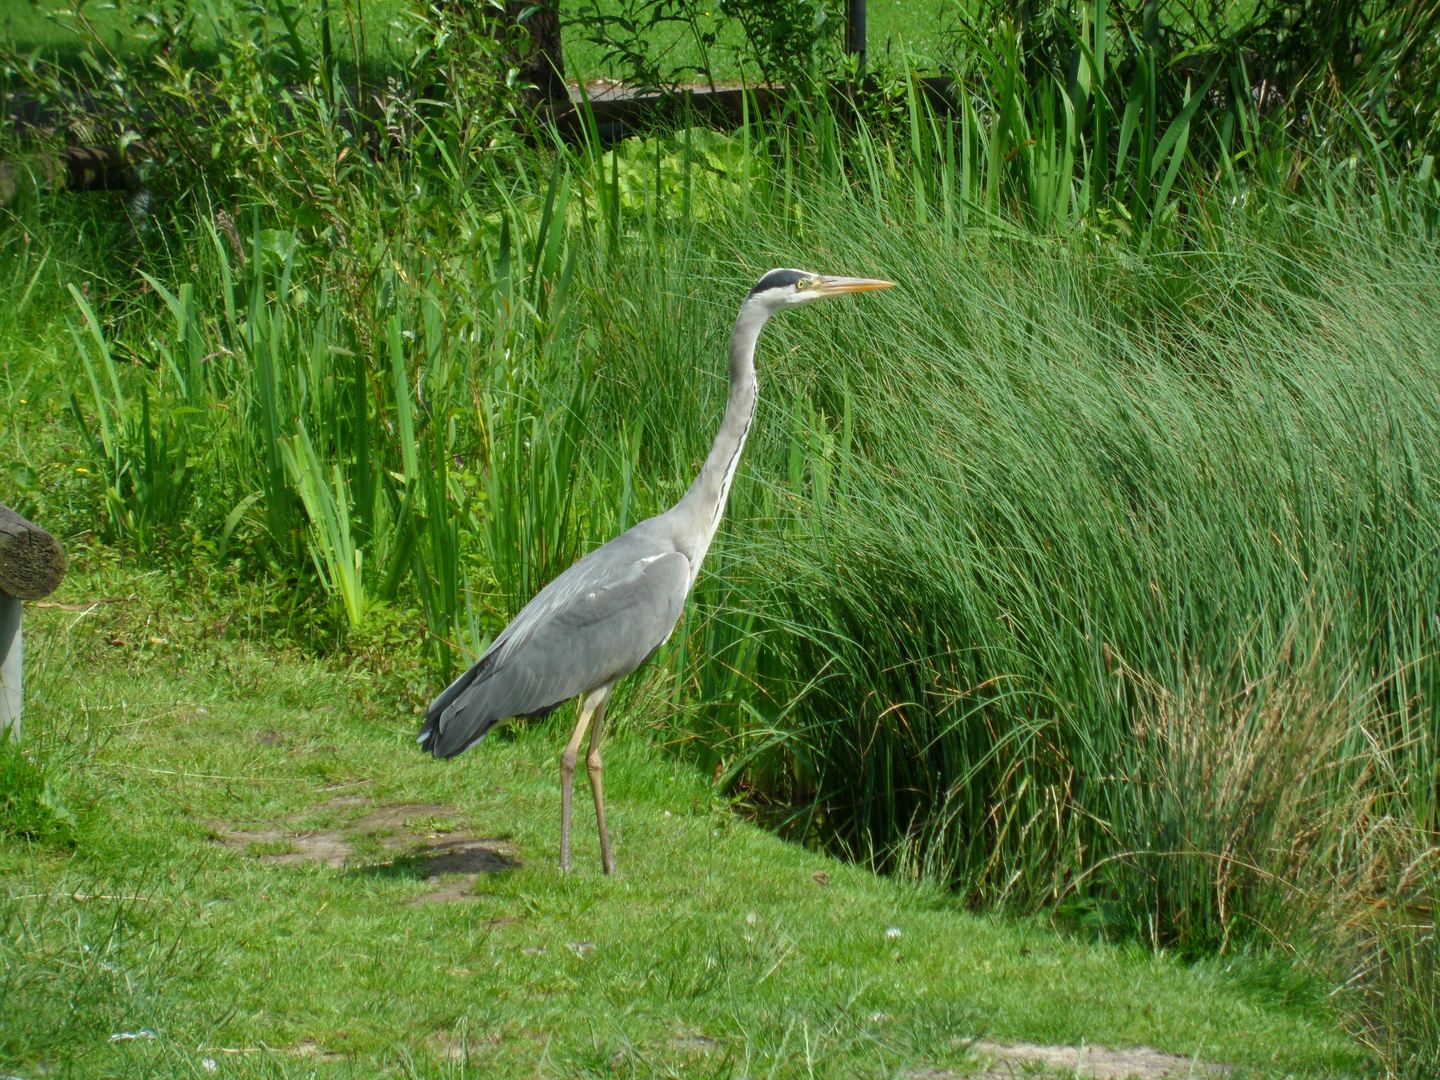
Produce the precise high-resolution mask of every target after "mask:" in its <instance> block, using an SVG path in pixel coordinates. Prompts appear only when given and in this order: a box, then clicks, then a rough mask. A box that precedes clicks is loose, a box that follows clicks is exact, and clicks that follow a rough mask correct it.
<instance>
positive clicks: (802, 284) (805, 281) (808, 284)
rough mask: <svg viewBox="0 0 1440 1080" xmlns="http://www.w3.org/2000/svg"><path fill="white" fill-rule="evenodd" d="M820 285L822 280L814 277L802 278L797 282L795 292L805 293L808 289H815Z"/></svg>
mask: <svg viewBox="0 0 1440 1080" xmlns="http://www.w3.org/2000/svg"><path fill="white" fill-rule="evenodd" d="M819 284H820V279H819V278H813V277H806V278H801V279H800V280H799V281H797V282H796V283H795V291H796V292H804V291H805V290H806V289H813V288H815V286H816V285H819Z"/></svg>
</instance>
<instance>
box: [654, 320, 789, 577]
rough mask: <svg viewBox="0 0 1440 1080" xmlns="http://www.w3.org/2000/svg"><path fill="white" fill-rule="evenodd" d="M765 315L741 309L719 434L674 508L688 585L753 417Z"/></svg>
mask: <svg viewBox="0 0 1440 1080" xmlns="http://www.w3.org/2000/svg"><path fill="white" fill-rule="evenodd" d="M769 317H770V313H769V312H768V311H766V310H765V309H764V308H762V307H760V306H759V305H758V304H750V303H748V302H747V303H746V304H744V305H743V306H742V307H741V308H740V317H739V318H738V319H737V320H736V322H735V333H734V334H732V335H731V337H730V400H729V402H728V404H726V406H725V418H724V419H723V420H721V421H720V432H719V434H717V435H716V436H715V445H714V446H712V447H711V448H710V456H709V457H707V458H706V459H705V465H704V466H703V467H702V468H701V470H700V475H699V476H697V477H696V478H695V482H694V483H693V484H691V485H690V490H689V491H687V492H686V493H685V496H684V498H682V499H681V500H680V501H679V502H678V503H677V504H676V505H675V511H674V512H675V513H676V515H677V516H678V517H679V519H680V520H679V525H678V529H677V540H678V545H677V546H678V547H679V548H680V550H681V551H683V552H685V554H686V556H687V557H688V558H689V560H690V584H691V585H694V584H695V577H696V575H697V574H699V572H700V563H701V562H702V561H703V560H704V558H705V553H706V551H708V550H709V549H710V541H711V540H713V539H714V538H715V530H716V529H717V528H719V527H720V517H721V515H722V514H723V513H724V512H725V500H726V499H727V498H729V496H730V485H731V483H732V482H733V481H734V479H735V470H736V469H737V468H739V466H740V451H741V450H743V449H745V436H746V435H747V434H749V432H750V422H751V421H752V420H753V419H754V418H755V401H756V398H757V397H758V395H759V386H758V384H757V383H756V381H755V342H756V341H757V340H758V339H759V337H760V331H761V329H762V328H763V327H764V325H765V322H766V320H767V319H768V318H769Z"/></svg>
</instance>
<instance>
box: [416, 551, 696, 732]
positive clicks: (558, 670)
mask: <svg viewBox="0 0 1440 1080" xmlns="http://www.w3.org/2000/svg"><path fill="white" fill-rule="evenodd" d="M603 551H604V549H601V550H600V551H597V552H595V555H596V556H599V555H601V554H602V552H603ZM606 554H607V555H608V554H609V553H606ZM615 554H619V553H618V552H617V553H615ZM635 555H636V553H635V552H634V551H633V550H632V552H631V553H630V554H629V557H627V558H625V559H624V560H623V561H622V560H621V559H617V558H614V557H609V558H601V559H597V560H595V561H596V563H598V564H600V565H593V566H585V563H588V562H590V561H591V560H590V559H586V560H584V561H582V562H581V563H577V564H576V565H575V566H574V567H571V569H570V570H569V571H567V572H566V574H564V575H561V578H557V579H556V580H555V581H554V582H552V583H551V586H550V587H547V588H546V589H545V590H544V591H543V592H542V593H540V594H539V595H537V596H536V597H535V600H533V601H531V603H530V604H529V605H527V606H526V608H525V610H524V611H522V612H521V613H520V615H518V616H516V618H515V621H514V622H512V623H511V624H510V626H509V627H507V628H506V630H505V633H504V634H503V635H502V636H503V638H504V639H505V640H503V641H497V642H496V646H495V647H494V648H492V649H491V650H490V652H488V653H486V655H485V656H483V657H481V659H480V661H478V662H477V664H476V668H478V669H480V670H479V671H477V672H476V674H475V676H474V678H473V679H472V680H471V681H470V683H469V684H468V685H467V686H465V687H464V688H463V689H461V690H460V692H459V693H458V694H456V695H455V696H454V698H453V700H451V701H450V702H448V703H444V704H443V705H442V703H441V701H439V700H437V702H436V705H442V707H441V709H440V710H439V711H438V716H436V717H435V720H434V722H433V723H434V727H433V729H432V730H433V735H432V738H431V739H430V740H427V745H428V746H429V748H430V749H432V750H433V751H434V752H435V754H436V756H438V757H449V756H451V755H452V754H457V753H459V752H460V751H461V750H463V749H465V748H466V747H467V746H469V745H470V744H471V743H473V742H474V741H475V740H476V739H478V738H480V736H481V735H483V734H484V733H485V732H486V731H487V730H489V728H490V727H491V726H493V725H494V724H495V723H497V722H498V721H500V720H504V719H506V718H508V717H511V716H528V715H533V714H537V713H543V712H547V711H549V710H550V709H552V708H554V707H555V706H556V705H559V704H560V703H561V702H563V701H566V700H568V699H569V698H572V697H575V696H576V695H577V694H580V693H583V692H585V691H586V690H592V689H594V688H595V687H597V686H603V685H604V684H606V683H609V682H613V681H614V680H615V679H618V678H619V677H620V676H622V675H626V674H628V673H629V672H631V671H634V670H635V668H637V667H639V666H640V664H641V663H642V662H643V661H644V660H645V658H646V657H648V656H649V655H650V654H651V653H653V652H654V651H655V650H656V649H657V648H659V647H660V645H661V644H663V643H664V641H665V639H666V638H668V637H669V636H670V634H671V632H672V631H673V630H674V629H675V624H676V622H677V621H678V620H679V618H680V612H681V610H682V609H683V607H684V604H685V594H686V592H687V587H688V585H689V579H690V563H689V561H688V560H687V559H686V558H685V557H684V556H683V555H681V554H680V553H679V552H677V551H674V550H670V551H667V552H663V553H659V554H647V555H639V556H638V557H635ZM591 558H592V559H593V558H594V556H592V557H591ZM582 568H583V570H585V571H586V572H584V573H579V572H578V571H581V570H582ZM567 577H568V578H569V579H570V580H568V581H563V585H564V586H565V587H564V588H559V589H554V588H553V587H554V586H558V585H562V579H564V578H567ZM552 589H553V592H552ZM547 594H549V595H547ZM472 670H475V669H472ZM442 697H443V695H442ZM431 709H432V711H433V710H435V706H433V705H432V706H431ZM426 726H427V728H430V727H431V725H429V724H427V725H426Z"/></svg>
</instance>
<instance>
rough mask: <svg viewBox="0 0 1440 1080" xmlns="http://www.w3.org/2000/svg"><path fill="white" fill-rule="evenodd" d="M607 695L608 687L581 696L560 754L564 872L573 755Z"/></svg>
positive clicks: (567, 864)
mask: <svg viewBox="0 0 1440 1080" xmlns="http://www.w3.org/2000/svg"><path fill="white" fill-rule="evenodd" d="M608 696H609V687H606V692H605V693H604V694H603V695H602V694H596V693H590V694H584V695H582V696H581V698H580V704H579V705H578V706H577V707H576V710H575V711H576V713H577V714H578V719H577V721H576V723H575V734H573V735H571V736H570V742H569V744H568V745H567V746H566V747H565V752H564V753H563V754H561V755H560V869H561V871H562V872H564V873H569V872H570V795H571V793H572V792H573V791H574V790H575V755H576V754H578V753H579V752H580V740H581V739H583V738H584V737H585V729H586V728H587V727H589V726H590V717H591V716H592V715H593V714H594V712H595V707H596V706H597V705H600V704H602V703H603V702H604V701H605V698H606V697H608Z"/></svg>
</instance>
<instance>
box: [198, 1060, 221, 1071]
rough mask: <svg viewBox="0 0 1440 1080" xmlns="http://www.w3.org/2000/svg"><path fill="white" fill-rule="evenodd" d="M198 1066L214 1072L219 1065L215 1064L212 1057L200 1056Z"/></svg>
mask: <svg viewBox="0 0 1440 1080" xmlns="http://www.w3.org/2000/svg"><path fill="white" fill-rule="evenodd" d="M200 1067H201V1068H202V1069H204V1070H205V1071H206V1072H214V1071H215V1070H216V1069H218V1068H220V1066H219V1065H216V1064H215V1059H214V1058H201V1059H200Z"/></svg>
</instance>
